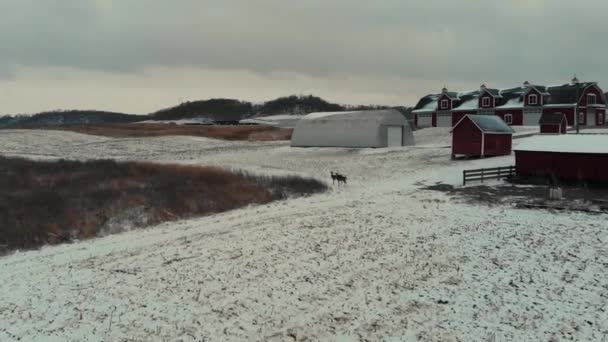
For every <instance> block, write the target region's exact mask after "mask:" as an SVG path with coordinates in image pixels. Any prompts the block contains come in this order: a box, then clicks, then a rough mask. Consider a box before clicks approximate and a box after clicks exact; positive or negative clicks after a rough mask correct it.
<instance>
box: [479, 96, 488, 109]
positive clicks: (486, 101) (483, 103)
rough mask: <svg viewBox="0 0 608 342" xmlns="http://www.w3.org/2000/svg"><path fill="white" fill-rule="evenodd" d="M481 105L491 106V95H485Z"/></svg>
mask: <svg viewBox="0 0 608 342" xmlns="http://www.w3.org/2000/svg"><path fill="white" fill-rule="evenodd" d="M481 106H482V107H490V98H489V97H484V98H483V99H481Z"/></svg>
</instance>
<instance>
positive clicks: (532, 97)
mask: <svg viewBox="0 0 608 342" xmlns="http://www.w3.org/2000/svg"><path fill="white" fill-rule="evenodd" d="M528 104H531V105H537V104H538V95H536V94H532V95H530V96H528Z"/></svg>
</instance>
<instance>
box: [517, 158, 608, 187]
mask: <svg viewBox="0 0 608 342" xmlns="http://www.w3.org/2000/svg"><path fill="white" fill-rule="evenodd" d="M515 166H516V169H517V175H518V176H522V177H526V176H543V177H556V178H558V179H564V180H571V181H592V182H608V172H606V168H608V154H584V153H555V152H530V151H515Z"/></svg>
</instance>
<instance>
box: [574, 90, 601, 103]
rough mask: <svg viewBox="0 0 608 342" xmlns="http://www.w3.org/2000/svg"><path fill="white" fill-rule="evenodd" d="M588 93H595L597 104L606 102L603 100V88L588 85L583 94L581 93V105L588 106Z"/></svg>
mask: <svg viewBox="0 0 608 342" xmlns="http://www.w3.org/2000/svg"><path fill="white" fill-rule="evenodd" d="M587 94H595V99H596V101H597V102H596V104H605V103H604V101H602V97H603V96H602V90H601V89H598V87H587V89H585V91H584V92H583V94H582V95H581V98H580V101H579V102H578V105H579V106H582V107H586V106H587Z"/></svg>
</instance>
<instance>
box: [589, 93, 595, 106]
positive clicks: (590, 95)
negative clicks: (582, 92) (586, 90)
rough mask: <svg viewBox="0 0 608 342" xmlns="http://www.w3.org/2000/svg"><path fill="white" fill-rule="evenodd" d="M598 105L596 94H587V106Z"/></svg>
mask: <svg viewBox="0 0 608 342" xmlns="http://www.w3.org/2000/svg"><path fill="white" fill-rule="evenodd" d="M594 104H597V98H596V97H595V94H587V105H588V106H590V105H594Z"/></svg>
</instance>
